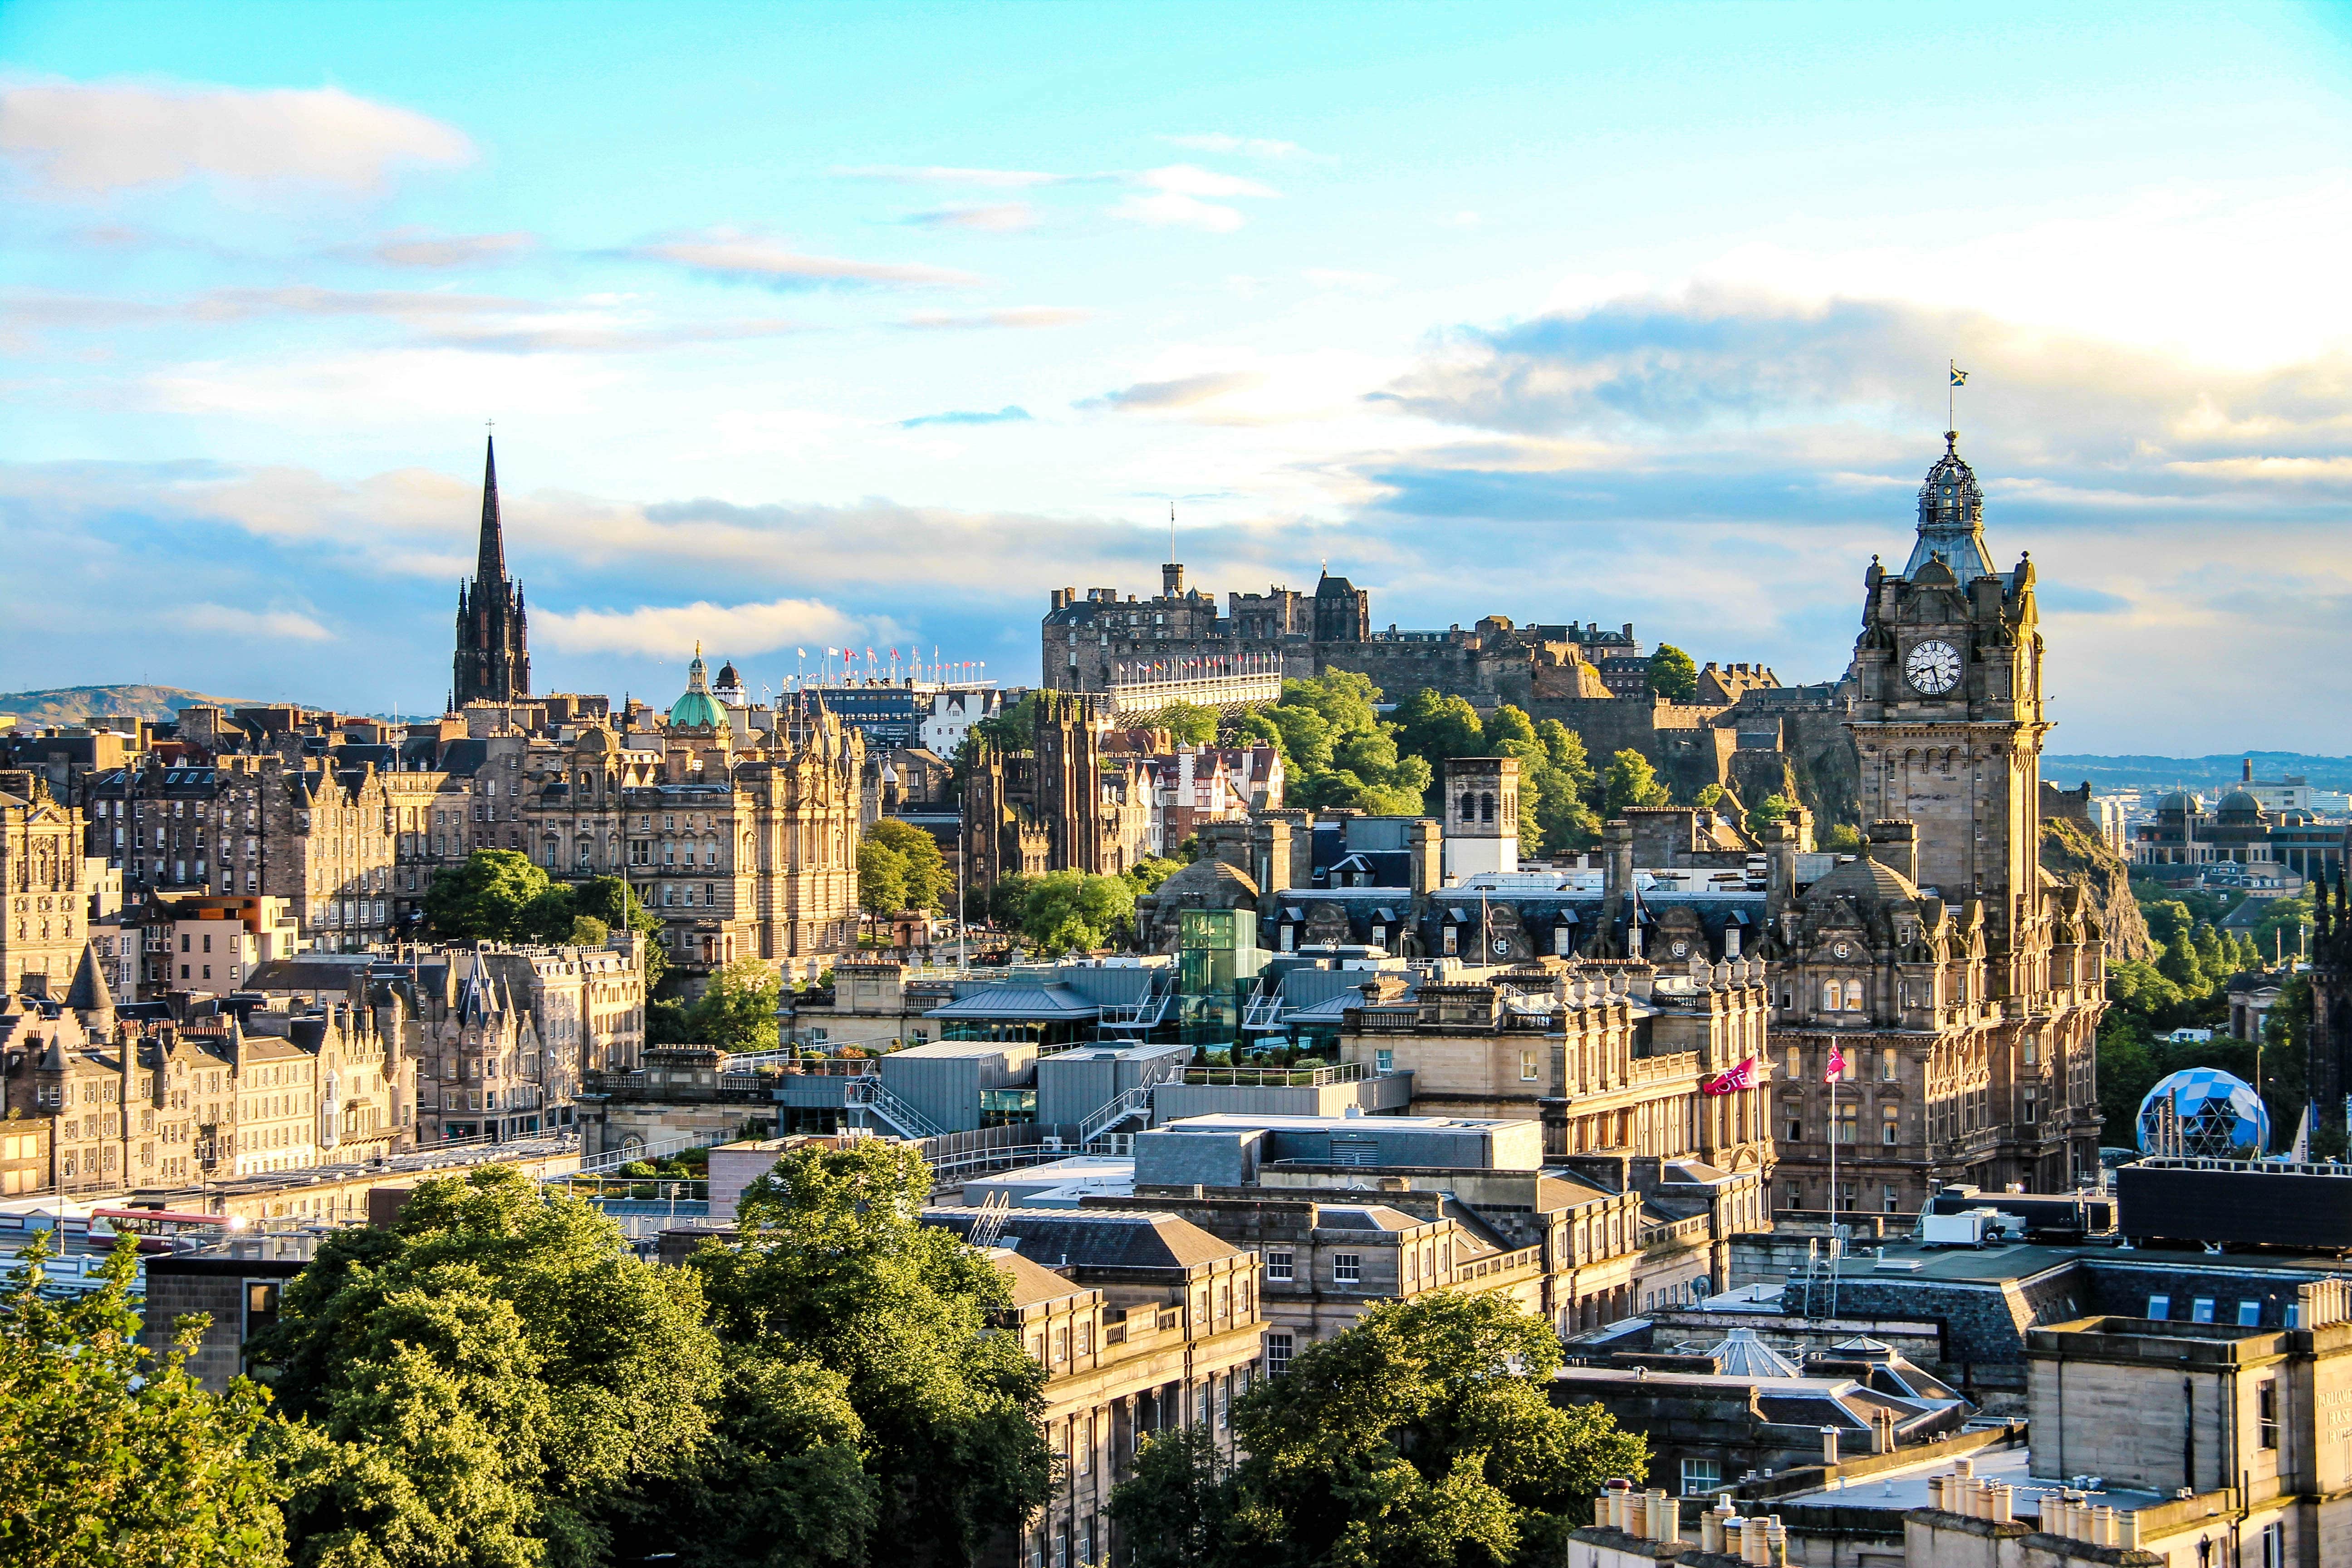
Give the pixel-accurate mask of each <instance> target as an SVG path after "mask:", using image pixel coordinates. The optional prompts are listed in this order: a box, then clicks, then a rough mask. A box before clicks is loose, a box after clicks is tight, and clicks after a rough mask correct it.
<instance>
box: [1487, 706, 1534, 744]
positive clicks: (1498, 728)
mask: <svg viewBox="0 0 2352 1568" xmlns="http://www.w3.org/2000/svg"><path fill="white" fill-rule="evenodd" d="M1537 745H1538V742H1537V740H1536V726H1535V721H1534V720H1532V719H1529V718H1528V715H1527V710H1525V709H1522V708H1517V707H1514V706H1513V705H1512V704H1510V703H1508V702H1506V703H1504V704H1503V705H1502V706H1501V707H1499V708H1497V709H1496V710H1495V713H1494V717H1492V718H1490V719H1488V720H1487V721H1486V750H1487V751H1488V752H1490V753H1492V754H1493V755H1495V756H1498V757H1525V756H1528V755H1529V754H1531V753H1532V752H1534V750H1535V748H1536V747H1537Z"/></svg>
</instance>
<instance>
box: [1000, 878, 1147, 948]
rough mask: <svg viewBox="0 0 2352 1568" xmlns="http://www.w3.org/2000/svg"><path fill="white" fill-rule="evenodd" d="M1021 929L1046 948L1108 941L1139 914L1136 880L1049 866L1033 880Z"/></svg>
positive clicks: (1103, 944) (1085, 946) (1088, 945)
mask: <svg viewBox="0 0 2352 1568" xmlns="http://www.w3.org/2000/svg"><path fill="white" fill-rule="evenodd" d="M1020 919H1021V932H1022V934H1023V935H1024V936H1025V937H1027V938H1028V939H1029V941H1030V942H1034V943H1035V944H1036V946H1037V947H1038V948H1039V949H1040V950H1041V951H1043V952H1072V951H1074V950H1076V951H1086V950H1089V949H1093V948H1097V947H1102V946H1105V945H1107V944H1108V942H1110V941H1111V939H1112V938H1114V937H1116V936H1118V935H1119V934H1120V933H1122V932H1123V931H1127V930H1128V929H1129V927H1130V926H1131V925H1132V924H1133V922H1134V919H1135V884H1134V883H1133V882H1130V881H1129V880H1128V879H1126V878H1124V877H1097V876H1091V875H1089V874H1087V872H1084V871H1048V872H1046V873H1045V875H1044V876H1042V877H1036V878H1033V879H1030V882H1029V885H1028V889H1027V892H1026V896H1025V897H1024V899H1023V900H1022V905H1021V917H1020Z"/></svg>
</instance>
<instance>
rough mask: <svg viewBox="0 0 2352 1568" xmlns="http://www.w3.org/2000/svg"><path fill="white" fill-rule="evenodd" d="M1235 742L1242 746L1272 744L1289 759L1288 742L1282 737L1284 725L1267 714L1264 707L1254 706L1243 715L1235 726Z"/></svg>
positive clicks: (1285, 758) (1278, 752) (1277, 751)
mask: <svg viewBox="0 0 2352 1568" xmlns="http://www.w3.org/2000/svg"><path fill="white" fill-rule="evenodd" d="M1234 744H1236V745H1242V746H1259V745H1264V746H1272V747H1273V748H1274V749H1275V751H1276V753H1277V754H1279V755H1280V756H1281V757H1282V758H1283V759H1284V760H1285V761H1287V760H1289V756H1290V752H1289V750H1288V746H1287V743H1286V742H1285V741H1284V740H1283V738H1282V726H1281V725H1279V724H1277V723H1276V722H1275V721H1273V720H1271V719H1269V718H1267V717H1266V715H1265V709H1263V708H1253V709H1251V710H1249V711H1248V712H1246V713H1244V714H1243V715H1242V716H1241V721H1240V722H1239V723H1237V724H1235V725H1234Z"/></svg>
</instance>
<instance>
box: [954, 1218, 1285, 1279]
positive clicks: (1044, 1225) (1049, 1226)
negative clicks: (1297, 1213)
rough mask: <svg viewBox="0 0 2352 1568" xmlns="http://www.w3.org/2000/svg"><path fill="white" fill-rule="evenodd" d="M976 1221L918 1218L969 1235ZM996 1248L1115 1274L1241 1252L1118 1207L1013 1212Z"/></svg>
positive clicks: (1186, 1223) (1054, 1264) (1174, 1223)
mask: <svg viewBox="0 0 2352 1568" xmlns="http://www.w3.org/2000/svg"><path fill="white" fill-rule="evenodd" d="M979 1218H980V1211H979V1210H978V1209H974V1208H936V1209H928V1210H926V1211H924V1214H923V1223H925V1224H926V1225H937V1226H945V1227H946V1228H948V1229H950V1230H952V1231H955V1232H956V1233H957V1234H958V1235H965V1234H968V1233H969V1232H970V1231H971V1227H972V1225H973V1224H974V1222H976V1221H977V1220H978V1219H979ZM997 1244H998V1245H999V1246H1001V1247H1013V1249H1015V1250H1016V1251H1018V1252H1019V1253H1020V1254H1021V1256H1023V1257H1024V1258H1029V1259H1031V1260H1032V1261H1034V1262H1035V1263H1038V1264H1039V1265H1041V1266H1043V1267H1045V1268H1064V1267H1066V1268H1078V1269H1087V1268H1102V1269H1109V1270H1114V1271H1120V1272H1125V1271H1130V1270H1142V1271H1149V1272H1178V1271H1184V1270H1189V1269H1192V1268H1197V1267H1199V1266H1200V1265H1202V1264H1204V1263H1213V1262H1216V1261H1217V1260H1218V1259H1220V1258H1230V1257H1233V1256H1234V1255H1235V1254H1237V1253H1239V1252H1241V1251H1242V1250H1243V1249H1242V1248H1240V1247H1235V1246H1234V1245H1233V1244H1232V1243H1231V1242H1226V1241H1220V1240H1219V1239H1218V1238H1217V1237H1213V1236H1212V1235H1210V1234H1209V1233H1208V1232H1207V1231H1205V1230H1202V1228H1201V1227H1200V1226H1197V1225H1194V1224H1192V1222H1191V1221H1190V1220H1186V1219H1180V1218H1179V1217H1177V1216H1176V1215H1172V1214H1152V1213H1150V1212H1138V1211H1134V1210H1118V1209H1106V1210H1085V1209H1014V1210H1013V1212H1012V1214H1011V1215H1008V1216H1007V1217H1006V1219H1005V1221H1004V1228H1003V1231H1002V1232H1001V1233H1000V1234H999V1236H998V1237H997ZM1064 1259H1067V1262H1066V1263H1065V1262H1064V1261H1063V1260H1064Z"/></svg>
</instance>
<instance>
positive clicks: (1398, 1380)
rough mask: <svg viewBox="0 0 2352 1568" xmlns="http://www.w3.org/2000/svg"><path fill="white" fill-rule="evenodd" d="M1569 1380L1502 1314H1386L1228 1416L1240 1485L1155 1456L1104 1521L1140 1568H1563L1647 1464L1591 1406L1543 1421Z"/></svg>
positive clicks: (1449, 1297) (1117, 1496)
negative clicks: (1193, 1567) (1599, 1512)
mask: <svg viewBox="0 0 2352 1568" xmlns="http://www.w3.org/2000/svg"><path fill="white" fill-rule="evenodd" d="M1559 1362H1560V1351H1559V1340H1558V1339H1557V1338H1556V1337H1555V1336H1554V1335H1553V1333H1552V1332H1551V1330H1550V1326H1549V1324H1548V1323H1546V1322H1545V1321H1543V1320H1542V1319H1541V1318H1539V1317H1538V1316H1536V1315H1535V1314H1533V1313H1530V1312H1528V1311H1527V1310H1524V1309H1523V1308H1520V1307H1518V1306H1517V1305H1516V1304H1515V1303H1512V1302H1510V1301H1508V1300H1505V1299H1503V1298H1501V1297H1498V1296H1464V1295H1461V1294H1458V1293H1456V1292H1454V1291H1450V1290H1441V1291H1434V1292H1432V1293H1430V1294H1427V1295H1423V1296H1420V1297H1417V1298H1414V1299H1413V1300H1409V1301H1384V1302H1381V1304H1380V1305H1378V1306H1376V1307H1374V1308H1372V1309H1371V1310H1370V1311H1368V1312H1366V1313H1365V1314H1364V1315H1363V1317H1362V1318H1360V1319H1359V1320H1358V1321H1357V1322H1356V1323H1355V1325H1354V1326H1353V1327H1351V1328H1349V1329H1348V1330H1346V1331H1344V1332H1342V1333H1340V1334H1339V1335H1338V1336H1336V1337H1335V1338H1333V1339H1330V1340H1328V1341H1325V1342H1322V1343H1320V1344H1317V1345H1314V1346H1311V1347H1309V1348H1308V1349H1307V1350H1306V1351H1305V1352H1302V1353H1301V1354H1300V1355H1299V1356H1298V1357H1297V1359H1296V1360H1294V1361H1293V1362H1292V1363H1290V1367H1289V1370H1288V1371H1287V1372H1286V1373H1285V1374H1284V1375H1283V1376H1281V1377H1280V1378H1277V1379H1276V1380H1274V1381H1272V1382H1270V1383H1266V1384H1261V1385H1260V1386H1259V1387H1258V1388H1256V1389H1255V1390H1253V1391H1252V1392H1251V1393H1250V1394H1249V1395H1248V1396H1246V1397H1245V1398H1244V1399H1243V1400H1241V1401H1239V1402H1238V1403H1237V1404H1236V1405H1235V1408H1234V1427H1235V1447H1237V1448H1238V1449H1239V1450H1241V1451H1242V1452H1243V1453H1244V1454H1245V1455H1246V1456H1247V1457H1246V1458H1243V1459H1242V1460H1240V1461H1239V1462H1238V1463H1237V1464H1236V1465H1234V1467H1233V1468H1232V1469H1231V1470H1230V1471H1228V1472H1225V1473H1223V1474H1219V1473H1218V1472H1217V1471H1216V1470H1215V1468H1214V1467H1213V1465H1212V1464H1210V1463H1208V1462H1205V1461H1204V1459H1203V1458H1202V1456H1201V1455H1200V1454H1199V1453H1198V1452H1197V1451H1196V1450H1194V1449H1188V1448H1175V1449H1173V1450H1172V1451H1171V1452H1169V1453H1166V1454H1159V1455H1155V1454H1153V1453H1152V1451H1151V1449H1150V1448H1147V1449H1146V1452H1145V1458H1144V1459H1143V1461H1141V1462H1139V1465H1138V1467H1137V1472H1136V1474H1135V1476H1134V1477H1133V1478H1131V1479H1129V1480H1128V1481H1127V1482H1126V1483H1124V1484H1123V1485H1121V1486H1120V1487H1119V1488H1118V1490H1117V1491H1116V1492H1115V1493H1114V1494H1113V1496H1112V1501H1111V1509H1112V1512H1113V1514H1114V1515H1115V1516H1116V1517H1118V1520H1119V1521H1120V1522H1121V1523H1122V1524H1123V1525H1125V1526H1126V1527H1127V1531H1128V1533H1129V1538H1130V1539H1131V1540H1134V1541H1136V1542H1138V1557H1137V1563H1138V1565H1139V1568H1177V1565H1178V1564H1180V1563H1184V1564H1191V1563H1199V1564H1202V1565H1204V1568H1227V1565H1231V1568H1241V1565H1242V1564H1245V1563H1246V1564H1260V1563H1274V1564H1285V1565H1287V1564H1300V1565H1305V1564H1308V1563H1354V1564H1364V1565H1368V1568H1385V1565H1388V1564H1395V1565H1397V1568H1404V1565H1406V1564H1415V1565H1418V1564H1425V1563H1434V1564H1467V1563H1513V1562H1521V1563H1538V1562H1557V1561H1559V1554H1560V1552H1561V1551H1562V1550H1563V1549H1564V1547H1565V1537H1566V1535H1567V1532H1568V1531H1570V1530H1572V1529H1574V1528H1575V1527H1576V1526H1577V1525H1579V1524H1580V1523H1583V1522H1585V1521H1589V1520H1590V1519H1591V1506H1592V1505H1591V1498H1592V1495H1593V1493H1594V1492H1595V1491H1597V1490H1598V1489H1599V1488H1600V1485H1601V1482H1602V1481H1604V1480H1605V1479H1609V1478H1610V1477H1612V1476H1620V1475H1623V1476H1633V1477H1636V1478H1638V1477H1640V1476H1642V1475H1643V1474H1644V1473H1646V1471H1647V1468H1648V1462H1649V1461H1648V1447H1647V1445H1646V1444H1645V1443H1644V1441H1643V1439H1642V1438H1641V1437H1640V1436H1635V1435H1633V1434H1629V1433H1625V1432H1622V1431H1621V1430H1619V1429H1618V1427H1617V1426H1616V1423H1615V1422H1614V1421H1612V1419H1611V1418H1610V1417H1609V1416H1608V1415H1607V1414H1606V1413H1604V1412H1602V1411H1601V1409H1600V1408H1599V1407H1598V1406H1594V1405H1579V1406H1575V1407H1572V1408H1568V1409H1562V1408H1560V1407H1559V1406H1556V1405H1553V1404H1552V1403H1551V1401H1550V1398H1549V1384H1550V1381H1551V1373H1552V1372H1553V1371H1554V1369H1556V1368H1557V1367H1558V1366H1559ZM1157 1446H1158V1445H1154V1447H1157Z"/></svg>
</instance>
